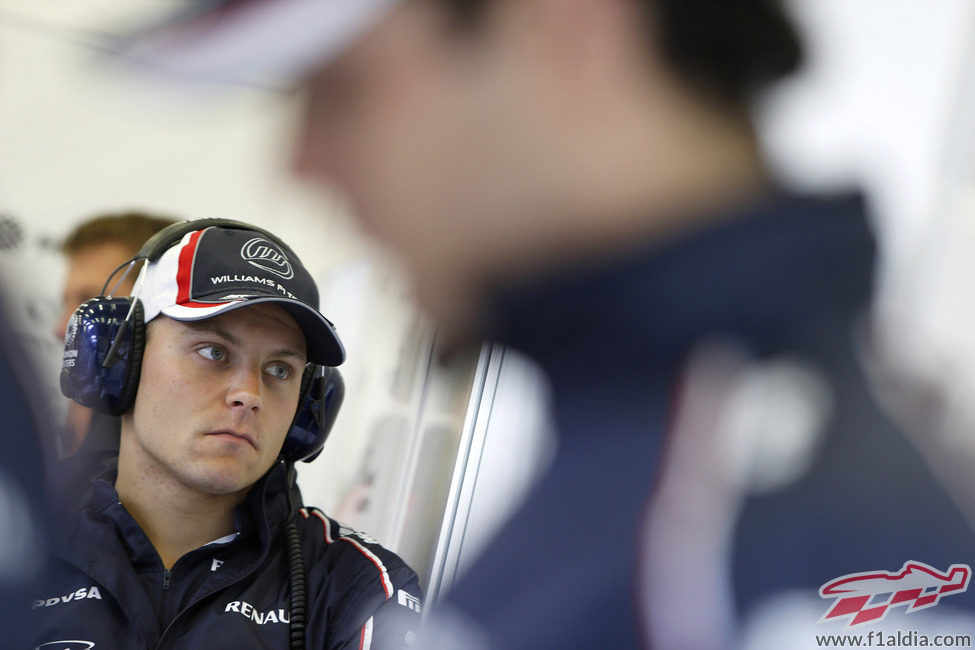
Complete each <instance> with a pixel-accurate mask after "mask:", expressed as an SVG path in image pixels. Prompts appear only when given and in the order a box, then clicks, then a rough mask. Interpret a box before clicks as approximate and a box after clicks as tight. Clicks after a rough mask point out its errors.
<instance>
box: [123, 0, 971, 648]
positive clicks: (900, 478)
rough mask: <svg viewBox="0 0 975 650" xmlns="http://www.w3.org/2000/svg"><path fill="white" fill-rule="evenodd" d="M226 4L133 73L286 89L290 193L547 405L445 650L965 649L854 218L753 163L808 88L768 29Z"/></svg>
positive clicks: (456, 7) (594, 9)
mask: <svg viewBox="0 0 975 650" xmlns="http://www.w3.org/2000/svg"><path fill="white" fill-rule="evenodd" d="M216 4H217V5H220V8H219V10H218V11H215V12H213V11H210V10H212V9H213V5H214V3H207V6H206V7H205V8H204V10H203V11H202V13H201V14H199V16H197V17H196V19H194V18H192V17H191V18H187V19H184V20H183V21H177V22H175V23H171V24H170V25H169V26H168V28H166V29H162V30H161V31H159V32H155V33H150V34H148V35H146V37H145V38H143V39H142V40H140V41H138V42H137V43H136V45H135V46H134V47H133V48H132V50H131V52H132V54H133V56H136V57H142V58H144V59H147V60H151V61H152V62H153V63H154V64H155V65H157V66H161V67H169V68H170V69H172V70H176V71H182V72H185V73H188V74H204V75H213V76H221V75H222V76H228V77H233V76H246V75H247V74H248V73H254V74H255V75H261V76H265V77H266V76H268V75H274V74H277V75H287V74H290V75H293V77H294V78H298V79H300V85H301V88H302V90H303V91H304V93H305V106H304V124H303V127H302V129H301V133H300V135H299V136H298V137H297V148H298V150H297V153H296V163H295V166H296V169H297V171H298V173H300V174H301V175H302V176H304V177H306V178H308V179H311V180H312V181H313V182H321V183H322V184H324V185H326V186H329V187H337V188H338V189H339V190H341V191H343V192H345V193H346V194H348V195H349V196H350V197H351V199H352V201H353V205H354V209H355V213H356V214H357V216H358V217H359V218H360V219H361V222H362V224H363V225H364V226H365V228H366V229H367V230H368V231H369V232H371V233H372V234H373V235H374V236H375V237H376V238H378V239H379V240H381V241H383V242H384V243H386V244H387V245H388V246H389V247H390V248H392V249H393V250H394V251H395V252H396V253H397V254H398V255H399V256H400V257H401V258H402V259H403V260H405V262H406V263H407V265H408V266H409V268H410V269H411V271H412V272H413V274H414V277H415V280H416V287H417V293H418V296H419V299H420V301H421V303H422V305H423V306H424V307H425V308H426V309H427V310H428V311H429V312H430V313H431V314H432V315H433V316H434V317H435V318H436V319H437V320H438V322H439V323H440V325H441V328H442V332H443V333H444V335H445V337H446V338H447V339H448V340H450V341H451V342H452V343H453V344H454V345H459V344H461V343H462V342H464V341H471V340H476V339H478V338H479V337H492V338H495V339H497V340H499V341H501V342H503V343H506V344H508V345H510V346H514V347H516V348H518V349H520V350H522V351H524V352H526V353H528V354H529V355H530V356H531V357H533V358H534V359H535V360H536V361H538V362H539V363H540V364H541V366H542V367H543V368H544V369H545V371H546V372H547V373H548V375H549V378H550V380H551V382H552V386H553V389H554V400H555V404H554V411H555V412H554V415H555V418H556V422H557V425H558V429H559V449H558V452H557V455H556V457H555V459H554V463H553V465H552V466H551V468H550V469H549V470H548V471H547V472H546V473H545V475H544V476H542V477H541V479H540V481H539V483H538V484H537V485H536V487H535V488H534V489H533V491H532V492H531V493H530V494H529V495H528V497H527V499H526V500H525V502H524V503H523V504H522V505H521V507H520V508H519V509H518V510H517V511H516V513H515V514H514V515H513V517H512V518H511V520H510V521H509V522H508V523H507V525H506V526H505V527H504V528H503V529H502V530H501V532H500V534H499V536H498V537H497V539H495V540H494V542H493V543H492V544H490V545H489V546H488V548H487V550H486V551H485V553H484V555H483V556H482V557H481V558H480V559H479V561H478V562H476V563H475V565H474V566H473V567H471V568H470V570H469V571H468V572H467V573H466V574H465V575H463V576H462V577H461V578H459V580H458V581H457V582H456V583H455V584H454V585H453V588H452V590H451V591H450V593H449V594H448V595H447V597H446V598H445V599H444V601H443V602H442V603H441V604H440V605H441V606H440V608H439V610H440V611H439V616H438V617H437V618H438V619H439V621H440V626H441V627H438V628H437V630H438V631H439V633H440V634H443V635H444V637H445V638H446V640H443V639H441V640H440V641H437V642H431V645H436V644H437V643H440V644H442V645H443V646H445V647H462V648H471V649H473V648H499V649H504V650H510V649H516V648H526V649H528V648H532V649H537V648H614V649H616V648H635V647H651V646H652V647H658V648H721V647H731V646H735V645H742V646H747V647H802V646H809V645H811V644H814V643H815V642H816V640H815V638H814V635H816V634H820V633H829V632H835V631H837V630H839V631H842V630H844V629H845V628H844V626H845V625H846V624H847V623H850V622H855V623H856V624H860V623H862V622H863V621H864V619H866V620H872V621H874V622H876V621H878V620H880V619H881V618H884V617H886V620H884V622H883V625H895V626H900V627H905V626H909V627H912V628H913V629H915V630H916V629H920V628H924V629H928V630H930V629H934V630H935V631H937V630H939V629H940V630H941V631H944V632H947V631H948V630H949V628H948V627H941V626H947V625H948V623H946V622H945V620H947V619H949V618H950V615H949V613H950V612H952V610H954V611H955V612H957V611H961V612H965V610H966V608H967V614H962V615H963V616H968V617H969V618H968V619H966V621H967V623H966V624H967V625H971V623H972V620H971V618H970V617H971V611H972V608H973V597H972V595H971V594H969V593H967V591H966V589H967V578H965V580H964V588H962V585H961V584H960V582H959V580H960V579H961V578H964V577H965V575H968V576H970V566H971V565H972V564H973V561H975V536H973V532H972V528H971V526H970V524H969V522H967V521H966V520H965V519H964V517H963V516H962V515H961V514H960V512H959V510H958V509H957V507H956V505H955V504H954V503H953V502H952V501H951V499H950V498H949V497H948V495H947V494H946V492H945V491H944V489H943V487H942V485H941V483H940V481H939V479H938V477H937V476H936V474H935V473H934V472H932V470H931V469H930V468H929V467H928V466H926V465H925V463H924V462H923V461H922V460H921V458H920V457H919V456H918V455H917V454H916V452H915V450H914V449H913V448H912V447H911V445H910V444H908V442H907V441H906V440H905V439H904V438H903V437H902V436H901V435H900V434H899V433H898V432H897V431H895V430H894V429H893V428H892V427H891V426H890V424H889V422H888V421H887V419H886V418H885V417H884V415H883V414H882V413H881V411H880V410H879V409H878V407H877V405H876V403H875V402H874V400H873V397H872V395H871V393H870V390H869V389H868V387H867V383H866V381H865V377H864V373H863V371H862V369H861V367H860V364H859V363H858V355H859V350H858V348H859V343H860V341H861V340H862V339H864V338H866V337H867V336H868V335H869V329H868V328H867V327H866V324H867V323H868V320H866V319H865V318H864V317H865V316H866V315H867V311H868V307H869V301H870V297H871V292H872V277H873V272H874V253H875V245H874V240H873V237H872V235H871V232H870V230H869V228H868V222H867V219H866V217H865V208H864V201H863V199H862V198H861V197H860V196H858V195H856V194H849V195H842V196H822V197H817V196H799V195H795V194H793V193H790V192H789V191H788V190H787V189H786V188H783V187H779V186H777V184H776V182H775V181H774V179H773V178H772V176H771V175H770V172H769V170H768V169H767V168H766V166H765V163H764V161H763V158H762V154H761V151H760V149H759V145H758V143H757V140H756V136H755V132H754V127H753V123H752V119H751V117H750V108H751V106H752V105H753V103H754V102H755V101H756V100H757V99H758V98H759V96H760V95H761V93H762V91H763V90H765V89H766V88H767V87H768V86H769V85H771V84H772V83H774V82H775V81H777V80H779V79H780V78H782V77H784V76H786V75H788V74H789V73H791V72H792V71H794V70H795V69H796V68H797V67H798V66H799V64H800V60H801V47H800V43H799V40H798V38H797V36H796V34H795V32H794V30H793V28H792V27H791V25H790V24H789V22H788V20H787V19H786V17H785V16H784V15H783V13H782V10H781V8H780V7H779V5H778V4H777V3H775V2H771V1H763V0H750V1H749V0H742V1H740V2H727V1H725V0H712V1H705V0H701V1H696V2H691V1H688V0H643V1H635V0H414V1H401V2H391V1H388V0H387V1H376V2H361V3H357V4H356V8H355V10H351V9H350V8H349V6H348V5H347V4H346V3H341V2H329V1H325V0H314V1H311V0H308V1H302V0H278V1H275V0H254V1H250V2H227V3H216ZM269 25H273V26H274V28H273V29H272V28H271V27H268V26H269ZM262 26H263V28H262ZM860 326H863V327H860ZM919 563H920V564H919ZM922 564H923V566H924V567H927V569H923V568H920V567H921V565H922ZM955 567H959V572H956V571H955V570H954V568H955ZM902 568H903V571H902ZM965 571H967V572H968V573H967V574H966V573H965ZM871 572H872V573H871ZM860 574H867V575H872V576H874V577H878V576H879V577H878V579H877V580H874V582H873V583H871V585H869V586H865V583H864V584H861V585H860V586H861V587H863V589H860V590H859V591H858V590H857V589H856V588H851V590H850V591H848V592H843V593H840V592H837V591H835V589H834V590H832V591H831V590H830V589H829V586H830V585H831V584H833V583H835V582H836V580H837V579H840V578H844V577H849V576H851V575H860ZM918 576H920V578H919V579H921V578H923V580H922V581H921V582H919V583H912V589H913V588H914V587H918V585H921V586H920V587H918V588H917V590H916V591H911V590H908V591H905V592H904V594H906V596H905V595H904V594H902V593H901V591H900V590H899V585H901V584H906V583H903V582H902V581H903V580H905V579H913V578H917V577H918ZM857 580H860V578H857ZM925 581H926V582H925ZM895 583H896V584H895ZM843 584H846V583H843ZM858 584H859V583H858ZM891 585H893V586H891ZM951 585H954V587H953V588H951V589H949V587H950V586H951ZM834 587H835V585H834ZM881 587H883V589H881V591H879V592H878V591H877V590H878V589H880V588H881ZM821 588H822V590H823V591H822V593H821V591H820V590H821ZM871 589H872V590H873V591H872V592H871V591H870V590H871ZM930 589H935V590H936V593H935V592H932V591H930ZM883 592H897V595H896V598H897V599H896V601H891V600H890V598H891V596H890V593H887V597H888V601H886V604H885V602H884V601H883V600H882V596H883ZM844 594H845V595H850V596H851V598H846V597H843V595H844ZM922 594H923V596H922ZM932 594H934V595H932ZM852 596H855V598H854V597H852ZM922 598H923V599H927V600H926V601H925V602H926V603H927V605H928V606H929V607H928V609H927V610H924V611H921V612H914V611H913V610H912V613H910V614H908V613H907V608H908V606H909V605H910V606H912V607H920V606H921V605H922V600H921V599H922ZM878 599H879V600H878ZM932 603H933V604H939V605H941V606H940V607H938V608H937V610H936V611H931V607H930V606H931V605H932ZM868 605H869V606H868ZM959 608H961V609H960V610H959ZM888 614H889V615H888ZM908 615H909V616H910V618H909V619H908V621H907V622H906V624H905V621H904V616H908ZM871 617H872V618H871ZM820 619H822V622H819V621H820ZM919 626H920V628H919ZM924 626H927V627H924ZM884 629H887V628H884ZM968 629H973V628H972V627H969V628H968ZM769 635H771V636H769Z"/></svg>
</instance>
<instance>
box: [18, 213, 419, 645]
mask: <svg viewBox="0 0 975 650" xmlns="http://www.w3.org/2000/svg"><path fill="white" fill-rule="evenodd" d="M143 260H144V264H143V269H142V271H141V273H140V276H139V277H138V279H137V280H136V283H135V290H134V292H133V298H112V297H100V298H96V299H93V300H91V301H89V302H87V303H85V304H84V305H82V306H81V307H79V309H78V311H77V312H76V313H75V315H74V316H73V317H72V319H71V322H70V324H69V326H68V332H67V336H66V348H65V357H64V366H63V370H62V390H63V391H64V392H65V394H66V395H67V396H69V397H72V398H74V399H75V400H77V401H79V402H81V403H83V404H85V405H86V406H89V407H92V408H95V409H97V410H100V411H103V412H109V413H111V414H113V415H114V414H118V415H121V416H122V434H121V441H120V449H119V457H118V466H117V469H115V470H110V471H109V472H107V473H104V474H102V475H100V476H99V477H97V478H96V479H95V480H93V481H92V484H91V489H90V490H89V492H88V493H87V494H86V495H85V496H84V497H83V499H82V502H81V504H80V508H78V509H77V513H76V514H74V515H72V517H73V518H72V519H71V520H70V521H68V522H66V523H65V525H64V527H63V528H62V530H61V533H62V535H61V538H60V539H59V540H58V542H57V543H56V544H55V548H54V554H55V558H56V559H55V568H54V570H53V571H52V574H53V575H52V579H51V581H50V583H49V584H48V585H47V586H46V591H45V592H44V593H39V594H36V595H35V597H34V598H35V599H34V601H33V613H34V615H35V617H36V619H37V620H36V623H35V626H36V629H37V632H38V637H37V641H38V645H39V646H40V647H45V648H46V647H57V648H62V647H64V646H66V645H67V646H68V647H71V648H74V647H78V648H82V647H84V648H89V647H90V648H102V647H105V648H208V649H209V648H245V647H246V648H287V647H291V648H334V649H339V648H393V649H399V648H406V647H409V646H410V644H411V643H412V640H413V638H414V633H413V631H412V630H411V627H413V626H414V625H415V624H417V623H418V619H419V616H418V612H419V609H420V605H419V595H420V591H419V585H418V580H417V576H416V574H415V573H414V572H413V571H412V570H411V569H410V568H409V567H408V566H407V565H406V564H405V563H404V562H403V561H402V560H401V559H400V558H399V557H397V556H396V555H395V554H393V553H392V552H390V551H388V550H386V549H384V548H383V547H381V546H380V545H379V544H378V543H376V542H375V540H372V539H370V538H369V537H367V536H365V535H363V534H361V533H357V532H355V531H352V530H350V529H348V528H345V527H343V526H341V525H340V524H339V523H338V522H336V521H334V520H332V519H330V518H329V517H327V516H326V515H325V514H324V513H322V512H321V511H319V510H317V509H315V508H310V507H303V506H302V503H301V496H300V492H299V490H298V488H297V486H296V485H295V483H294V476H295V473H294V463H295V462H297V461H298V460H306V461H307V460H311V459H312V458H314V457H315V456H317V454H318V453H319V451H320V450H321V446H322V444H323V443H324V439H325V436H326V435H327V433H328V428H329V426H330V425H331V422H332V421H333V420H334V416H335V411H336V409H337V408H338V405H339V404H338V403H339V402H340V400H341V379H340V377H339V375H338V373H337V371H336V370H335V369H334V367H335V366H337V365H338V364H340V363H341V362H342V361H343V360H344V357H345V352H344V349H343V347H342V343H341V341H340V340H339V338H338V336H337V335H336V333H335V330H334V329H333V327H332V324H331V323H330V322H329V321H328V320H327V319H326V318H325V317H324V316H323V315H322V314H321V313H320V312H319V311H318V290H317V288H316V286H315V283H314V281H313V280H312V278H311V275H310V274H309V273H308V271H307V270H306V269H305V268H304V266H303V265H302V263H301V261H300V260H299V259H298V258H297V256H296V255H295V254H294V252H293V251H292V250H291V249H290V248H289V247H288V246H287V245H286V244H284V243H283V242H281V241H279V240H277V239H276V238H275V237H274V236H273V235H271V234H270V233H267V232H265V231H263V230H260V229H256V228H253V227H251V226H248V225H247V224H241V223H239V222H231V221H226V220H205V221H196V222H185V223H182V224H176V225H174V226H171V227H169V228H167V229H165V230H163V231H162V232H161V233H159V234H158V235H157V236H155V237H153V238H152V239H150V240H149V241H148V242H147V243H146V245H145V246H144V247H143V249H142V250H141V251H140V252H139V254H138V255H137V256H136V258H135V260H134V261H135V262H136V263H141V262H142V261H143ZM52 644H54V645H52ZM71 644H74V645H71ZM289 644H290V645H289Z"/></svg>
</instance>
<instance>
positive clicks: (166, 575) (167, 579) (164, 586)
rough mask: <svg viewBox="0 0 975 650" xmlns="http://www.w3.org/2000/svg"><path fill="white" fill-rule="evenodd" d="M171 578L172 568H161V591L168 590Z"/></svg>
mask: <svg viewBox="0 0 975 650" xmlns="http://www.w3.org/2000/svg"><path fill="white" fill-rule="evenodd" d="M172 579H173V572H172V570H171V569H163V584H162V590H163V591H168V590H169V583H170V582H171V581H172Z"/></svg>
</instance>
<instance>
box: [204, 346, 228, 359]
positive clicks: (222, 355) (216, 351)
mask: <svg viewBox="0 0 975 650" xmlns="http://www.w3.org/2000/svg"><path fill="white" fill-rule="evenodd" d="M196 352H197V354H199V355H200V356H201V357H203V358H204V359H209V360H210V361H225V360H226V359H227V351H226V350H224V349H223V348H221V347H219V346H217V345H206V346H203V347H202V348H200V349H199V350H197V351H196Z"/></svg>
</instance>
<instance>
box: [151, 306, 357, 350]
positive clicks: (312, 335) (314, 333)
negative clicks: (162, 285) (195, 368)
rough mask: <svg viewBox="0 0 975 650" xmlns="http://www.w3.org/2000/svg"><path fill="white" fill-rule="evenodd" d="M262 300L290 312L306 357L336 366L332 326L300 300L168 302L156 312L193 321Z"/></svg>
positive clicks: (339, 343)
mask: <svg viewBox="0 0 975 650" xmlns="http://www.w3.org/2000/svg"><path fill="white" fill-rule="evenodd" d="M262 302H273V303H277V304H279V305H281V306H282V307H283V308H284V309H286V310H287V311H288V313H290V314H291V315H292V316H293V317H294V319H295V321H297V323H298V327H300V328H301V331H302V332H304V334H305V343H306V345H307V347H308V361H310V362H312V363H317V364H320V365H323V366H338V365H340V364H341V363H342V362H343V361H345V347H344V346H343V345H342V341H341V340H340V339H339V336H338V334H337V333H336V332H335V327H334V326H333V325H332V323H330V322H329V321H328V319H327V318H325V317H324V316H322V315H321V314H320V313H319V312H318V311H317V310H315V309H312V308H311V307H309V306H308V305H306V304H305V303H303V302H299V301H297V300H291V299H289V298H279V297H277V296H267V297H261V298H250V299H248V300H233V301H231V302H223V303H219V304H215V305H206V306H192V307H191V306H187V305H170V306H168V307H164V308H163V309H162V311H161V312H160V313H162V314H163V315H165V316H168V317H169V318H172V319H173V320H178V321H196V320H204V319H207V318H213V317H214V316H216V315H218V314H222V313H225V312H229V311H233V310H235V309H240V308H241V307H248V306H250V305H256V304H258V303H262Z"/></svg>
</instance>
